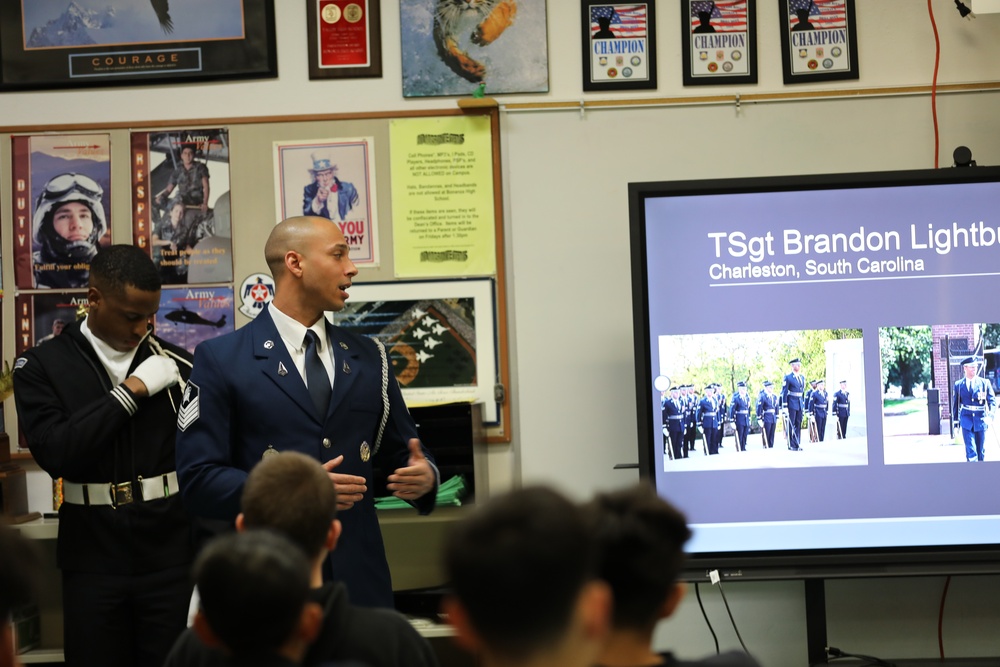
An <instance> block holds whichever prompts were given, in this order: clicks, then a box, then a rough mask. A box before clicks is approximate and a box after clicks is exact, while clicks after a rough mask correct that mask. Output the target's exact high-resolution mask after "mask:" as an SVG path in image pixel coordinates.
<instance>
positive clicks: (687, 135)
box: [0, 0, 1000, 666]
mask: <svg viewBox="0 0 1000 667" xmlns="http://www.w3.org/2000/svg"><path fill="white" fill-rule="evenodd" d="M522 1H528V0H522ZM536 1H537V0H536ZM757 4H758V21H759V47H758V69H759V73H760V74H759V76H760V83H759V84H758V85H756V86H748V87H721V86H720V87H708V88H705V87H699V88H696V89H691V88H688V89H685V88H683V87H682V86H681V84H680V72H679V68H678V65H677V62H678V60H679V58H680V43H679V37H678V32H679V16H678V15H677V14H678V12H677V10H676V8H675V3H673V2H661V3H658V10H659V15H658V32H659V40H658V41H659V52H658V69H659V72H660V84H659V89H658V90H656V91H651V92H648V93H640V92H628V93H618V94H594V93H586V94H585V93H583V92H582V91H581V83H580V78H581V77H580V62H579V60H580V44H579V40H580V36H579V35H580V27H579V26H580V10H579V4H578V3H575V2H570V1H569V0H548V10H547V14H548V35H549V51H548V53H549V65H550V90H551V92H550V93H548V94H543V95H513V96H504V97H503V98H502V99H500V103H501V104H502V105H504V106H503V111H502V114H501V116H502V132H503V135H502V150H503V179H504V188H505V192H504V201H505V221H504V224H505V225H506V234H507V236H506V244H507V247H506V251H507V264H506V268H507V277H508V307H509V313H510V331H509V333H510V341H511V343H510V346H511V349H510V359H511V365H512V367H511V373H512V382H511V387H510V391H509V395H510V396H511V399H512V401H513V413H512V427H513V428H512V433H513V440H512V442H511V444H509V445H503V444H501V445H491V446H490V447H489V450H488V452H487V454H486V470H487V472H486V478H487V479H486V483H485V484H483V485H481V487H480V488H483V487H485V488H487V489H489V490H490V491H499V490H503V489H505V488H509V487H511V486H514V485H516V484H519V483H529V482H549V483H554V484H556V485H558V486H559V487H561V488H563V489H564V490H566V491H568V492H570V493H572V494H573V495H574V496H576V497H580V498H583V497H585V496H587V495H588V494H590V493H591V492H592V491H594V490H597V489H606V488H612V487H616V486H619V485H623V484H627V483H630V482H632V481H634V479H635V477H636V473H635V471H634V470H618V471H616V470H613V466H614V465H615V464H616V463H623V462H634V461H635V459H636V453H635V450H636V442H635V441H636V428H635V409H634V391H635V389H634V370H633V357H632V313H631V292H630V277H629V275H630V274H629V271H630V263H629V262H630V258H629V245H628V208H627V198H626V192H627V184H628V183H629V182H632V181H650V180H671V179H692V178H715V177H732V176H751V175H754V176H756V175H780V174H799V173H818V172H839V171H865V170H882V169H909V168H927V167H932V166H934V128H933V124H932V114H931V99H930V96H929V94H927V92H921V91H903V92H899V91H895V90H883V91H882V93H881V94H878V95H868V94H865V95H852V94H851V91H862V92H866V93H867V92H870V91H871V90H873V89H889V88H894V87H900V86H903V87H905V86H926V85H929V84H930V83H931V78H932V75H933V70H934V51H935V46H934V36H933V32H932V29H931V24H930V21H929V19H928V11H927V3H925V2H918V1H916V0H856V5H857V10H858V37H859V51H860V71H861V79H860V80H859V81H852V82H834V83H829V84H807V85H800V86H795V87H786V86H784V85H783V84H782V82H781V64H780V55H779V42H778V29H777V24H778V16H777V9H776V4H777V3H773V2H767V1H764V0H760V1H759V2H758V3H757ZM277 5H278V15H277V31H278V63H279V71H280V77H279V78H278V79H276V80H269V81H253V82H237V83H217V84H197V85H186V86H169V87H135V88H123V89H104V90H98V91H89V92H87V91H51V92H42V93H4V94H3V95H0V125H4V126H12V125H22V126H37V125H39V124H42V125H45V124H59V125H62V124H66V123H76V122H78V123H97V122H125V123H136V124H141V122H142V121H154V120H166V119H213V118H225V117H232V116H234V115H237V116H266V115H288V114H307V113H340V112H364V111H377V110H411V109H422V108H453V107H454V104H455V101H454V99H453V98H439V99H434V98H428V99H420V100H408V99H403V98H402V95H401V87H400V78H401V66H400V58H401V54H400V50H399V44H398V35H399V11H398V6H397V3H393V2H383V3H382V35H383V61H384V65H383V70H384V76H383V78H381V79H373V80H364V79H357V80H346V81H318V82H310V81H309V80H308V76H307V72H306V52H305V39H304V37H305V9H304V3H301V2H292V1H290V0H278V2H277ZM930 5H931V6H932V7H933V9H934V12H935V15H936V18H937V27H938V30H939V32H940V39H941V61H940V71H939V84H987V85H988V84H995V83H996V82H998V81H1000V65H998V63H1000V38H998V37H1000V15H981V16H980V18H978V19H977V20H976V21H971V22H970V21H965V20H962V19H960V18H959V16H958V14H957V12H956V11H955V8H954V3H953V1H952V0H931V2H930ZM981 87H986V86H981ZM470 88H471V87H470ZM970 88H971V89H970V90H969V91H965V92H949V93H947V94H941V95H939V96H938V99H937V111H938V120H939V124H940V155H941V158H940V164H941V166H947V165H949V164H950V163H951V152H952V150H953V149H954V148H955V147H956V146H958V145H967V146H969V147H970V148H972V150H973V155H974V157H975V159H977V160H978V161H979V163H980V164H991V165H996V164H1000V132H998V131H997V130H998V123H997V120H996V119H997V118H1000V92H997V91H995V90H985V91H984V90H977V89H976V86H971V87H970ZM832 90H838V91H846V92H845V94H844V95H842V96H838V97H833V98H805V99H796V100H777V101H769V102H759V103H753V102H745V101H744V102H741V103H740V104H737V102H736V95H737V94H738V93H740V94H742V95H744V96H745V95H748V94H752V93H788V92H795V93H802V92H806V91H813V92H827V91H832ZM701 95H725V96H728V98H729V99H727V100H726V101H725V102H724V103H711V104H704V103H699V104H673V103H671V104H666V105H663V106H657V107H635V108H621V107H615V108H607V109H586V110H584V111H582V112H581V111H579V110H556V111H540V110H533V109H525V108H523V106H522V105H524V104H526V103H531V102H570V103H577V102H579V101H580V100H587V101H590V100H601V99H623V98H628V99H635V100H648V99H652V98H678V97H694V96H701ZM239 187H240V184H239V183H234V186H233V193H234V197H238V196H239V195H238V188H239ZM3 213H4V217H5V219H7V218H6V216H7V215H8V212H7V211H4V212H3ZM5 226H6V225H5ZM5 236H6V235H5ZM8 244H9V241H8V240H5V242H4V249H5V251H6V250H7V245H8ZM4 254H5V255H6V254H7V253H6V252H5V253H4ZM4 281H5V283H6V284H8V285H11V284H13V280H12V270H11V268H10V266H9V260H8V259H6V257H5V260H4ZM7 301H8V302H10V301H12V300H10V299H8V300H7ZM4 308H5V311H4V314H5V318H4V319H5V321H7V322H10V321H11V319H8V318H9V316H10V312H9V309H10V305H8V303H5V304H4ZM733 316H734V317H738V316H739V314H738V313H734V314H733ZM4 338H5V342H4V345H5V348H4V353H5V354H4V357H5V358H10V356H11V355H12V343H11V342H10V337H7V336H5V337H4ZM8 347H10V348H11V349H8ZM9 416H10V412H9V411H8V419H9ZM42 496H43V498H44V493H43V494H42ZM35 497H36V496H33V502H35V500H34V498H35ZM970 500H974V499H970ZM943 587H944V580H943V579H942V578H933V577H931V578H913V579H872V580H850V581H834V582H828V585H827V606H828V614H829V624H828V627H829V632H830V644H832V645H835V646H839V647H840V648H842V649H844V650H845V651H850V652H857V653H868V654H875V655H884V656H887V657H895V658H900V657H936V656H937V639H936V625H937V611H938V604H939V602H940V594H941V591H942V589H943ZM701 592H702V597H703V598H704V600H705V604H706V608H707V612H708V614H709V617H710V618H711V619H712V622H713V625H714V626H715V628H716V631H717V632H718V633H719V639H720V642H721V643H722V645H723V647H724V648H726V647H728V648H734V647H738V645H739V643H738V640H737V638H736V636H735V633H733V632H732V628H731V627H729V625H728V616H727V615H726V612H725V608H724V607H723V605H722V601H721V597H720V595H719V592H718V590H717V589H712V588H710V587H707V586H703V587H702V591H701ZM726 594H727V598H728V601H729V603H730V607H731V609H732V613H733V615H734V617H735V619H736V622H737V623H738V624H739V627H740V632H741V634H742V636H743V638H744V640H745V641H746V643H747V646H748V648H750V650H751V651H753V652H754V653H755V654H756V655H757V656H758V657H759V658H760V659H761V662H762V664H764V665H770V666H783V665H802V664H805V662H806V657H805V632H804V628H805V625H804V607H803V605H804V601H803V600H804V599H803V594H802V584H801V582H794V581H792V582H754V583H739V584H726ZM998 600H1000V579H998V578H997V577H963V578H956V579H955V580H954V582H953V583H952V585H951V587H950V592H949V598H948V604H947V606H946V616H945V618H946V622H945V633H946V634H945V637H946V641H945V646H946V651H947V654H948V655H950V656H960V655H969V656H975V655H1000V635H998V633H996V632H993V631H992V628H995V627H996V623H997V621H998V620H1000V609H998V602H997V601H998ZM658 641H660V642H661V643H662V644H663V645H670V646H672V647H674V648H675V649H676V650H677V652H678V653H679V654H680V655H681V656H682V657H694V656H698V655H702V654H705V653H708V652H710V651H711V650H712V649H713V644H712V639H711V635H710V634H709V632H708V630H707V627H706V625H705V622H704V620H703V619H702V617H701V612H700V611H699V610H698V606H697V604H696V602H695V601H694V595H693V592H692V595H691V596H690V599H689V600H688V602H687V603H686V604H685V605H684V606H683V608H682V610H681V612H680V613H679V615H678V616H677V618H676V619H674V620H671V621H669V622H667V623H665V624H663V626H662V627H661V628H660V630H659V633H658Z"/></svg>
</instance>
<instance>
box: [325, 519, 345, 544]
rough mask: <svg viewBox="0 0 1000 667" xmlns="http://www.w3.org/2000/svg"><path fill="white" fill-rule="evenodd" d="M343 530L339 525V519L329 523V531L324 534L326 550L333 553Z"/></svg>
mask: <svg viewBox="0 0 1000 667" xmlns="http://www.w3.org/2000/svg"><path fill="white" fill-rule="evenodd" d="M342 530H343V526H341V525H340V519H334V520H333V521H331V522H330V530H328V531H327V533H326V550H327V551H333V550H334V549H336V548H337V541H338V540H339V539H340V533H341V531H342Z"/></svg>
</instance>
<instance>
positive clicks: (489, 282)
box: [328, 278, 500, 424]
mask: <svg viewBox="0 0 1000 667" xmlns="http://www.w3.org/2000/svg"><path fill="white" fill-rule="evenodd" d="M493 295H494V284H493V279H491V278H478V279H464V280H424V281H394V282H384V283H364V284H357V285H354V286H353V287H351V298H350V300H349V301H348V302H347V306H346V307H345V308H344V309H343V310H341V311H339V312H335V313H329V314H328V317H330V320H331V321H332V322H333V323H334V324H335V325H337V326H339V327H343V328H345V329H348V330H350V331H353V332H354V333H357V334H360V335H362V336H367V337H369V338H374V339H377V340H379V341H381V342H382V344H383V345H384V346H385V351H386V353H387V357H388V360H389V365H390V368H392V371H393V373H394V374H395V376H396V381H397V382H398V383H399V388H400V390H402V392H403V399H404V400H405V401H406V405H407V406H408V407H410V408H413V407H421V406H427V405H440V404H444V403H458V402H467V403H482V404H483V423H485V424H496V423H499V421H500V417H499V408H498V404H497V401H496V393H495V392H496V387H497V383H498V382H499V380H498V374H497V354H498V352H497V350H498V348H497V331H496V325H495V321H496V317H495V315H494V308H495V305H494V296H493Z"/></svg>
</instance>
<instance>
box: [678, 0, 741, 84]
mask: <svg viewBox="0 0 1000 667" xmlns="http://www.w3.org/2000/svg"><path fill="white" fill-rule="evenodd" d="M680 7H681V49H682V51H683V54H684V58H683V63H684V65H683V67H684V85H685V86H702V85H719V84H734V83H735V84H738V83H757V5H756V0H681V3H680Z"/></svg>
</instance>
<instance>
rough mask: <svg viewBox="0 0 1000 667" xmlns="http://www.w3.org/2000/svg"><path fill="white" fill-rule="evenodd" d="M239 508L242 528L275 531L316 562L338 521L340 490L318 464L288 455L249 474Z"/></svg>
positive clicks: (264, 462)
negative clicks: (333, 522)
mask: <svg viewBox="0 0 1000 667" xmlns="http://www.w3.org/2000/svg"><path fill="white" fill-rule="evenodd" d="M241 509H242V510H243V525H244V527H246V528H269V529H271V530H274V531H277V532H279V533H281V534H282V535H285V536H286V537H288V538H289V539H290V540H291V541H292V542H294V543H295V544H296V545H297V546H298V547H299V548H300V549H302V551H304V552H305V553H306V555H307V556H309V558H315V557H316V556H318V555H319V554H320V552H321V551H322V549H324V547H325V545H326V539H327V534H328V533H329V531H330V524H331V522H332V521H333V520H334V519H336V518H337V491H336V489H334V486H333V483H332V482H331V481H330V477H329V475H328V474H327V473H326V471H325V470H324V469H323V466H322V465H320V463H319V462H318V461H317V460H316V459H314V458H312V457H309V456H306V455H305V454H300V453H298V452H285V453H283V454H280V455H278V456H266V457H264V460H262V461H261V462H260V463H258V464H257V465H256V466H254V468H253V469H252V470H251V471H250V474H249V475H248V476H247V481H246V484H245V485H244V486H243V496H242V498H241Z"/></svg>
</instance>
